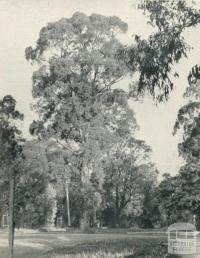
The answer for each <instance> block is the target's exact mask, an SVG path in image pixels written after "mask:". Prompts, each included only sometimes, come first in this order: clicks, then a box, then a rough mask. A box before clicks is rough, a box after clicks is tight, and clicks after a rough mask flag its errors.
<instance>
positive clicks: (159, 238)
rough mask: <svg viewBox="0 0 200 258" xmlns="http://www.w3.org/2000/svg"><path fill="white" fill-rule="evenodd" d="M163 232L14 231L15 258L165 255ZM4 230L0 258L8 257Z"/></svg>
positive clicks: (96, 257)
mask: <svg viewBox="0 0 200 258" xmlns="http://www.w3.org/2000/svg"><path fill="white" fill-rule="evenodd" d="M166 242H167V238H166V234H165V233H150V232H149V233H148V232H147V233H131V234H127V233H126V234H125V233H124V234H78V233H76V234H75V233H66V232H45V233H39V232H37V233H33V232H31V233H30V232H17V233H16V240H15V250H14V258H136V257H137V258H139V257H140V258H142V257H145V258H154V257H155V258H156V257H160V258H161V257H162V258H164V257H166V254H167V246H166ZM7 245H8V240H7V233H6V232H1V233H0V258H7V257H8V256H7V252H8V250H7Z"/></svg>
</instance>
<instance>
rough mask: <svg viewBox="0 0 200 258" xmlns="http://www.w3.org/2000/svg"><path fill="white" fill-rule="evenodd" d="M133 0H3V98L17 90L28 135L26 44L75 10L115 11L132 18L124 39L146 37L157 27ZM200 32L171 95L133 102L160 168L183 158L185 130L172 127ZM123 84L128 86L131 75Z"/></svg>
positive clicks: (198, 59) (196, 59)
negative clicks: (182, 132) (180, 144)
mask: <svg viewBox="0 0 200 258" xmlns="http://www.w3.org/2000/svg"><path fill="white" fill-rule="evenodd" d="M133 3H134V0H101V1H100V0H71V1H70V0H0V35H1V41H0V60H1V62H0V98H2V97H3V96H4V95H6V94H12V95H13V97H14V98H15V99H16V100H17V102H18V106H17V107H18V109H19V110H20V111H21V112H23V113H24V114H25V121H24V124H23V125H22V128H23V131H24V134H25V135H26V136H27V135H28V127H29V124H30V123H31V122H32V120H33V119H34V114H33V112H32V111H31V109H30V103H31V102H32V97H31V87H32V83H31V76H32V72H33V70H34V68H33V67H32V66H31V65H30V64H29V63H28V62H27V61H26V60H25V58H24V50H25V48H26V47H27V46H30V45H34V43H35V41H36V40H37V37H38V33H39V31H40V29H41V28H42V27H43V26H44V25H46V24H47V23H48V22H51V21H56V20H58V19H60V18H62V17H71V16H72V14H73V13H74V12H76V11H79V12H84V13H86V14H88V15H90V14H91V13H100V14H103V15H109V16H110V15H116V16H119V17H120V18H121V19H123V20H124V21H125V22H127V23H128V26H129V30H128V33H127V35H124V36H123V37H122V38H121V39H122V40H123V42H125V43H130V42H131V40H132V34H139V35H141V36H143V37H147V36H148V35H149V34H150V32H151V31H152V28H151V27H150V25H147V24H146V21H147V19H146V18H145V16H144V15H142V13H141V12H139V11H138V10H135V8H134V7H133ZM199 32H200V27H197V28H195V29H192V30H190V31H187V32H186V33H185V36H186V38H187V41H188V43H190V44H191V45H192V46H193V47H194V49H193V50H192V51H191V52H190V53H189V57H188V59H187V60H186V59H185V60H182V61H181V63H180V64H179V65H177V71H179V72H180V75H181V76H180V78H179V79H176V80H175V89H174V91H173V93H172V94H171V97H170V100H169V101H168V102H167V103H165V104H161V105H159V106H157V107H156V106H155V105H153V103H152V101H151V100H149V99H147V98H146V99H145V100H144V103H142V104H141V103H135V102H133V101H132V102H131V107H132V108H133V109H134V111H135V113H136V118H137V121H138V124H139V126H140V131H139V132H138V133H137V136H138V137H139V138H141V139H144V140H145V141H146V143H147V144H149V145H150V146H151V147H152V149H153V156H152V160H153V162H155V163H156V166H157V167H158V169H159V170H160V173H161V174H162V173H165V172H169V173H171V174H173V175H174V174H176V173H177V172H178V169H179V167H180V165H181V164H182V160H181V159H180V158H179V157H178V150H177V143H178V142H179V140H180V137H181V135H178V136H175V137H174V136H172V129H173V125H174V122H175V119H176V115H177V111H178V109H179V108H180V106H181V105H182V104H183V103H184V101H185V100H183V98H182V94H183V92H184V89H185V87H186V86H187V75H188V72H189V70H190V69H191V67H192V66H193V65H195V64H199V63H200V54H199V53H200V43H199V42H200V41H199V38H198V35H199ZM120 84H121V85H120V86H122V87H123V86H125V87H127V84H128V80H125V81H123V82H121V83H120ZM125 84H126V85H125Z"/></svg>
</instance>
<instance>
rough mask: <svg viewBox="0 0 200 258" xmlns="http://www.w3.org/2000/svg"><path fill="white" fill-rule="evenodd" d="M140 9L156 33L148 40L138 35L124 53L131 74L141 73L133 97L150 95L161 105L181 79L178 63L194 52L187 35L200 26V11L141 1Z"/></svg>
mask: <svg viewBox="0 0 200 258" xmlns="http://www.w3.org/2000/svg"><path fill="white" fill-rule="evenodd" d="M138 8H139V9H141V10H142V11H144V14H145V15H146V16H147V17H148V20H149V21H148V23H149V24H150V25H151V26H152V27H153V29H154V31H153V32H152V33H151V34H150V36H149V37H148V38H147V39H142V38H141V37H140V36H138V35H136V36H135V42H134V44H133V46H132V47H130V48H127V51H125V52H127V58H126V59H127V63H128V66H129V67H130V69H131V71H132V72H133V73H134V72H135V71H138V72H139V80H138V82H137V83H135V82H134V83H133V85H132V86H131V88H130V96H135V95H137V96H138V94H139V95H144V93H146V92H149V93H150V95H152V96H153V98H154V99H156V100H157V101H158V102H162V101H165V100H167V99H168V97H169V94H170V92H171V90H172V89H173V88H174V83H173V77H174V76H175V77H177V76H179V73H178V71H177V70H176V69H175V68H176V66H175V65H176V63H178V62H179V61H180V60H181V59H182V58H184V57H187V53H188V51H189V50H190V48H191V47H190V46H189V45H188V43H187V39H186V38H185V37H184V31H186V30H187V29H189V28H192V27H195V26H197V25H198V24H199V23H200V10H198V9H197V7H196V6H195V5H193V6H192V5H189V4H188V1H185V0H158V1H154V0H142V1H141V2H140V3H139V4H138ZM136 86H137V87H136Z"/></svg>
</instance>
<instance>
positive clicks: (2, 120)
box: [0, 95, 24, 216]
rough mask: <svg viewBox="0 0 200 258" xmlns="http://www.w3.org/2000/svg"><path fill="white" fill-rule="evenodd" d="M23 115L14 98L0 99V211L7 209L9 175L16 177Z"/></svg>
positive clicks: (21, 139) (8, 96)
mask: <svg viewBox="0 0 200 258" xmlns="http://www.w3.org/2000/svg"><path fill="white" fill-rule="evenodd" d="M22 119H23V115H22V114H21V113H20V112H19V111H17V110H16V100H15V99H14V98H13V97H12V96H10V95H6V96H4V97H3V99H1V100H0V187H1V196H0V204H1V212H0V216H1V215H2V214H3V213H4V212H6V211H7V210H8V189H9V181H10V178H11V176H14V177H16V180H17V179H18V175H19V166H20V162H21V159H22V149H23V143H24V139H23V138H22V133H21V131H20V130H19V129H18V127H17V120H22Z"/></svg>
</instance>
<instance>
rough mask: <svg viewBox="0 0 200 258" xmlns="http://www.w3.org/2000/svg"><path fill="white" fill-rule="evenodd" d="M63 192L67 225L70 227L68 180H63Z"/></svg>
mask: <svg viewBox="0 0 200 258" xmlns="http://www.w3.org/2000/svg"><path fill="white" fill-rule="evenodd" d="M65 184H66V185H65V193H66V205H67V226H68V227H71V215H70V206H69V187H68V180H66V181H65Z"/></svg>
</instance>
